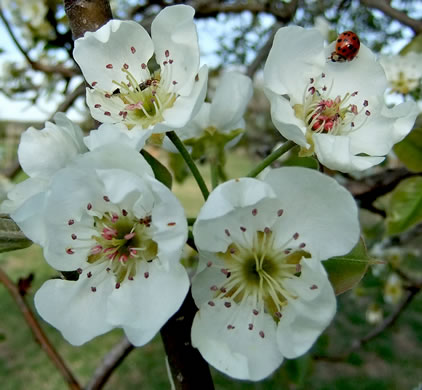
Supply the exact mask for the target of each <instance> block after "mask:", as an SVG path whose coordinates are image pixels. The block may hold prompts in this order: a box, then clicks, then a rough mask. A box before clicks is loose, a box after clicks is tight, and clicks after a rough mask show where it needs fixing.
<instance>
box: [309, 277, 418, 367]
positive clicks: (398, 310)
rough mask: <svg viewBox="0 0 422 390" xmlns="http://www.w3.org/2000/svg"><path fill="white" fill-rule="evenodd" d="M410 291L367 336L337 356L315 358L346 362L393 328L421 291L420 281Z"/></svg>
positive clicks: (355, 341)
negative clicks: (364, 346)
mask: <svg viewBox="0 0 422 390" xmlns="http://www.w3.org/2000/svg"><path fill="white" fill-rule="evenodd" d="M407 290H408V293H407V295H406V297H405V298H404V299H403V300H402V301H401V302H400V303H399V304H398V305H397V306H396V307H395V308H394V311H393V312H392V313H391V314H390V315H389V316H388V317H387V318H386V319H385V320H384V321H382V322H381V323H380V324H379V325H378V326H376V327H375V328H374V329H372V330H371V331H370V332H368V333H367V334H366V335H365V336H363V337H361V338H359V339H357V340H354V341H353V342H352V344H351V347H350V348H349V349H348V350H347V351H346V352H345V353H343V354H341V355H337V356H335V355H334V356H320V355H314V356H313V359H315V360H322V361H328V362H344V361H346V360H347V358H348V357H349V356H350V354H352V353H353V352H356V351H357V350H358V349H360V348H361V347H362V346H363V345H365V344H367V343H368V342H369V341H371V340H373V339H375V338H376V337H378V336H379V335H380V334H381V333H383V332H384V331H385V330H387V329H388V328H391V327H392V326H393V325H394V324H395V323H396V322H397V320H398V319H399V318H400V316H401V315H402V314H403V313H404V311H405V309H406V308H407V307H408V306H409V304H410V303H411V302H412V301H413V299H414V298H415V297H416V295H417V294H418V293H419V292H420V291H421V286H420V283H419V285H418V286H409V287H408V288H407Z"/></svg>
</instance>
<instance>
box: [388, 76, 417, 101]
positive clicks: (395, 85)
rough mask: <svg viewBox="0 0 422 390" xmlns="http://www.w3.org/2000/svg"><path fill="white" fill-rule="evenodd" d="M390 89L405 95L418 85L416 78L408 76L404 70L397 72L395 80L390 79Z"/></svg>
mask: <svg viewBox="0 0 422 390" xmlns="http://www.w3.org/2000/svg"><path fill="white" fill-rule="evenodd" d="M390 83H391V89H392V91H393V92H397V93H401V94H403V95H407V94H408V93H409V92H411V91H413V90H414V89H416V88H417V87H418V79H417V78H411V77H408V76H407V75H406V74H405V73H404V72H401V71H400V72H399V73H398V77H397V78H396V79H395V80H391V81H390Z"/></svg>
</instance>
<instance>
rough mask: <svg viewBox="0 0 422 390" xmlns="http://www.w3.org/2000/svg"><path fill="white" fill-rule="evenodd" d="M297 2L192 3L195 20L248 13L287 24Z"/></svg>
mask: <svg viewBox="0 0 422 390" xmlns="http://www.w3.org/2000/svg"><path fill="white" fill-rule="evenodd" d="M298 3H299V1H298V0H293V1H291V2H289V3H284V2H281V1H248V2H235V3H217V2H210V1H209V0H197V1H192V3H191V5H192V7H194V8H195V10H196V13H195V17H196V18H204V17H215V16H216V15H217V14H219V13H241V12H244V11H249V12H251V13H253V14H258V13H261V12H265V13H269V14H272V15H274V16H275V17H276V18H277V20H278V21H279V22H283V23H287V22H289V21H290V20H291V19H292V17H293V15H294V14H295V12H296V9H297V6H298Z"/></svg>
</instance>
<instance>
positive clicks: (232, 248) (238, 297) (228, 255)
mask: <svg viewBox="0 0 422 390" xmlns="http://www.w3.org/2000/svg"><path fill="white" fill-rule="evenodd" d="M298 240H299V234H298V233H295V234H294V235H293V236H292V237H291V238H290V239H289V240H287V242H285V243H284V244H283V245H281V246H276V245H275V242H274V241H275V240H274V234H273V232H272V231H271V229H269V228H265V229H264V231H256V233H255V235H254V239H253V242H252V245H246V244H241V243H239V242H232V243H231V244H230V245H229V246H228V248H227V250H226V251H225V252H224V253H218V256H219V257H220V258H221V259H222V260H223V262H224V264H225V266H224V268H221V272H222V273H223V274H225V275H226V280H225V281H224V282H223V283H222V284H221V285H220V286H211V290H214V291H215V298H219V299H227V298H230V299H231V300H233V301H234V302H236V303H238V304H242V302H248V303H250V304H251V303H252V305H253V306H254V307H256V310H257V311H258V312H259V311H265V312H266V313H269V314H270V315H272V316H273V318H274V319H275V320H277V321H278V320H279V319H280V318H281V316H282V309H283V307H284V306H285V305H287V298H291V299H296V298H297V296H296V295H295V294H294V293H292V292H290V291H289V290H288V288H287V287H286V285H285V282H286V280H288V279H295V278H298V277H300V273H301V265H300V262H301V260H302V259H303V258H309V257H311V255H310V253H309V252H307V251H305V250H303V248H305V246H306V244H305V243H303V242H299V241H298ZM211 265H212V264H208V266H211Z"/></svg>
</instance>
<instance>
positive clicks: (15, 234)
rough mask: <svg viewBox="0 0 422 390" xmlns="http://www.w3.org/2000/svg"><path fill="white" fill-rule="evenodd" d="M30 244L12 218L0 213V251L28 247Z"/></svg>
mask: <svg viewBox="0 0 422 390" xmlns="http://www.w3.org/2000/svg"><path fill="white" fill-rule="evenodd" d="M31 245H32V241H31V240H30V239H28V238H27V237H26V236H25V235H24V234H23V233H22V231H21V230H20V229H19V226H18V225H16V223H15V222H14V221H13V219H11V218H10V217H9V216H8V215H6V214H0V252H10V251H14V250H17V249H23V248H28V247H29V246H31Z"/></svg>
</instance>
